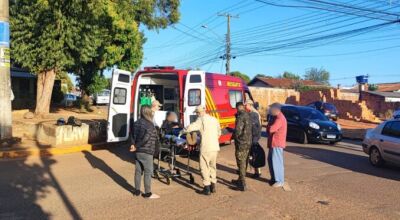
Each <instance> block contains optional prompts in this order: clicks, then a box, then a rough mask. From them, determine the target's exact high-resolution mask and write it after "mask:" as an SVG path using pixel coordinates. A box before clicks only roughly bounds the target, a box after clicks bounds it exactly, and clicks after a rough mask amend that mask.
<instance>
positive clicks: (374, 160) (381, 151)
mask: <svg viewBox="0 0 400 220" xmlns="http://www.w3.org/2000/svg"><path fill="white" fill-rule="evenodd" d="M362 146H363V150H364V152H365V153H366V154H368V155H369V161H370V162H371V164H372V165H373V166H378V167H379V166H382V165H383V164H384V163H385V162H387V161H388V162H392V163H397V164H400V120H399V119H392V120H388V121H385V122H383V123H381V124H380V125H378V126H377V127H376V128H374V129H369V130H368V131H367V133H366V134H365V138H364V141H363V143H362Z"/></svg>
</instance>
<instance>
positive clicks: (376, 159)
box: [369, 147, 385, 167]
mask: <svg viewBox="0 0 400 220" xmlns="http://www.w3.org/2000/svg"><path fill="white" fill-rule="evenodd" d="M369 162H370V163H371V164H372V165H373V166H376V167H380V166H382V165H383V164H384V163H385V161H384V160H383V158H382V155H381V152H379V150H378V148H377V147H372V148H371V150H370V151H369Z"/></svg>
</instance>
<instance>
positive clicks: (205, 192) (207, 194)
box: [201, 186, 211, 196]
mask: <svg viewBox="0 0 400 220" xmlns="http://www.w3.org/2000/svg"><path fill="white" fill-rule="evenodd" d="M201 194H203V195H206V196H209V195H211V190H210V186H204V188H203V191H202V192H201Z"/></svg>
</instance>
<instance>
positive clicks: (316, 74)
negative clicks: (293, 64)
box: [304, 68, 330, 85]
mask: <svg viewBox="0 0 400 220" xmlns="http://www.w3.org/2000/svg"><path fill="white" fill-rule="evenodd" d="M329 78H330V73H329V72H328V71H326V70H325V69H324V68H320V69H318V68H311V69H309V70H307V71H306V73H305V74H304V79H307V80H313V81H315V82H320V83H322V84H324V85H329Z"/></svg>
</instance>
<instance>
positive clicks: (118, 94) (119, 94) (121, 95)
mask: <svg viewBox="0 0 400 220" xmlns="http://www.w3.org/2000/svg"><path fill="white" fill-rule="evenodd" d="M113 103H114V104H116V105H124V104H125V103H126V89H124V88H118V87H117V88H115V89H114V97H113Z"/></svg>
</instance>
